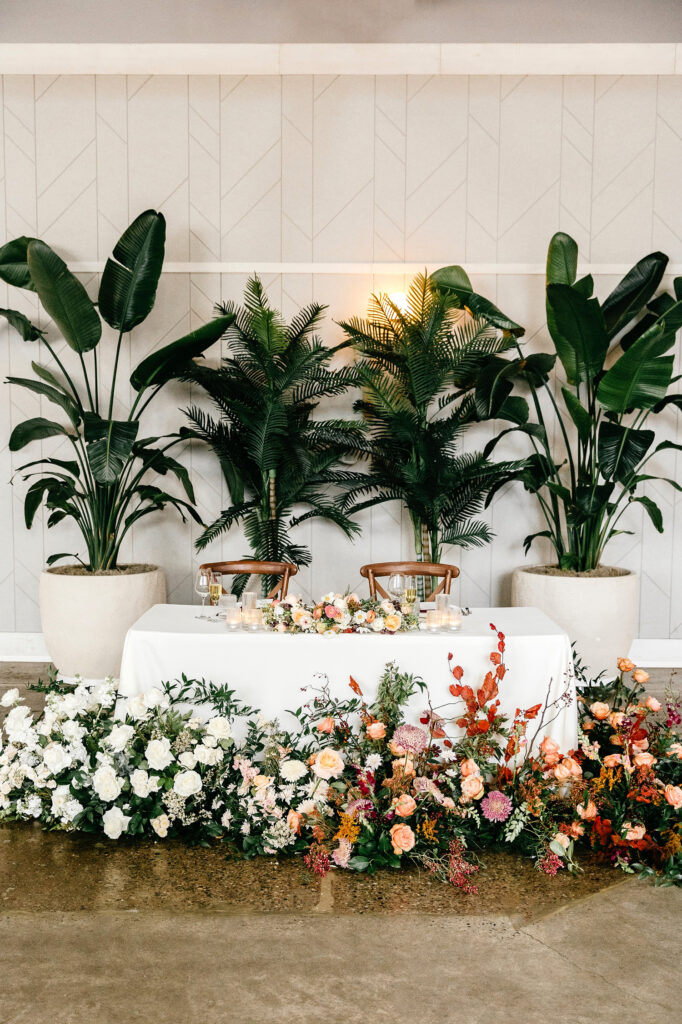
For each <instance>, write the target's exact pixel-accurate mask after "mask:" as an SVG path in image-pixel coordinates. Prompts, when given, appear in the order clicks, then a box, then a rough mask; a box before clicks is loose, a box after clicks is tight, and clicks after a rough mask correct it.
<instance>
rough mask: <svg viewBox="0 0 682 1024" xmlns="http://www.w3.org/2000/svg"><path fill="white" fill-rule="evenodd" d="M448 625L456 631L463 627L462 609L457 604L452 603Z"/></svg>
mask: <svg viewBox="0 0 682 1024" xmlns="http://www.w3.org/2000/svg"><path fill="white" fill-rule="evenodd" d="M448 627H449V628H450V629H451V630H453V632H456V631H457V630H459V629H461V628H462V609H461V608H459V607H458V606H457V605H456V604H451V605H450V609H449V611H448Z"/></svg>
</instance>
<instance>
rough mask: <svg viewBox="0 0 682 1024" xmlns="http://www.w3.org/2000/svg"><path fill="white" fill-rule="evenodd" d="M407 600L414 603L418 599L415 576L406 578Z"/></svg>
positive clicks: (410, 603) (411, 603)
mask: <svg viewBox="0 0 682 1024" xmlns="http://www.w3.org/2000/svg"><path fill="white" fill-rule="evenodd" d="M405 600H406V601H407V603H408V604H409V605H413V604H414V602H415V601H416V600H417V580H416V579H415V577H414V576H407V577H406V578H405Z"/></svg>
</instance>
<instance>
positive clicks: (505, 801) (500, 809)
mask: <svg viewBox="0 0 682 1024" xmlns="http://www.w3.org/2000/svg"><path fill="white" fill-rule="evenodd" d="M481 810H482V812H483V817H484V818H487V819H488V821H506V820H507V818H508V817H509V815H510V814H511V812H512V802H511V800H510V799H509V797H508V796H505V795H504V793H500V791H499V789H493V790H491V792H490V793H488V795H487V796H486V797H484V798H483V800H481Z"/></svg>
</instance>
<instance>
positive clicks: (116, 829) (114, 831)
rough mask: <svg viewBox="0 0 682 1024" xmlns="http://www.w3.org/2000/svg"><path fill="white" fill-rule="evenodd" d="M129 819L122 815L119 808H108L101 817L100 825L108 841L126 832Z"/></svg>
mask: <svg viewBox="0 0 682 1024" xmlns="http://www.w3.org/2000/svg"><path fill="white" fill-rule="evenodd" d="M129 821H130V818H129V817H126V815H125V814H124V813H123V811H122V810H121V808H120V807H110V808H109V810H108V811H107V813H106V814H105V815H103V817H102V825H103V826H104V834H105V835H107V836H108V837H109V839H118V837H119V836H120V835H121V833H122V832H127V831H128V823H129Z"/></svg>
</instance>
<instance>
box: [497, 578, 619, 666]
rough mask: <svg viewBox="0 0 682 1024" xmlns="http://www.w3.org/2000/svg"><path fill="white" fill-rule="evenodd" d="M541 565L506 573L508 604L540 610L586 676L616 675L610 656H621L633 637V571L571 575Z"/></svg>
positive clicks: (614, 657) (613, 661)
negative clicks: (559, 628) (562, 631)
mask: <svg viewBox="0 0 682 1024" xmlns="http://www.w3.org/2000/svg"><path fill="white" fill-rule="evenodd" d="M546 568H547V566H522V567H521V568H519V569H515V570H514V574H513V576H512V605H514V606H515V607H522V606H524V605H530V606H532V607H534V608H540V609H541V610H542V611H543V612H545V613H546V614H547V615H549V617H550V619H553V620H554V621H555V622H557V623H558V624H559V625H560V626H563V628H564V629H565V630H566V632H567V633H568V636H569V638H570V640H571V642H575V645H576V650H577V652H578V656H579V657H580V659H581V660H582V662H583V664H584V665H585V668H586V670H587V672H588V675H589V676H591V677H592V678H594V677H595V676H597V675H598V674H599V672H601V670H602V669H604V670H605V672H606V675H607V677H611V676H613V675H615V674H616V671H617V669H616V659H617V658H624V657H627V655H628V651H629V650H630V644H631V643H632V641H633V640H634V637H635V629H636V617H637V574H636V573H634V572H629V571H628V570H627V569H607V568H606V567H605V569H604V570H603V571H610V572H613V573H614V574H616V575H600V576H576V575H571V574H570V573H561V574H556V575H553V574H549V573H546V572H542V570H543V569H546Z"/></svg>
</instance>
